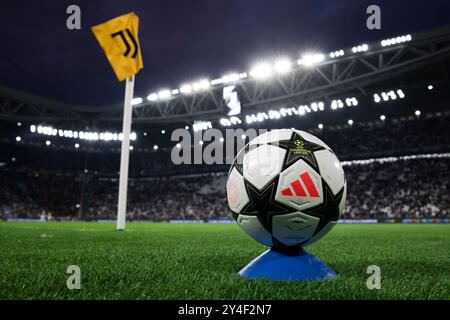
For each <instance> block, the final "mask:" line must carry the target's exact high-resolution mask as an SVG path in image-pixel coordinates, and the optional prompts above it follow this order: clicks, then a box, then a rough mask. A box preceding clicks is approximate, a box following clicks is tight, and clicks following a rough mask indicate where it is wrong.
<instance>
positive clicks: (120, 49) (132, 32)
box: [92, 12, 143, 230]
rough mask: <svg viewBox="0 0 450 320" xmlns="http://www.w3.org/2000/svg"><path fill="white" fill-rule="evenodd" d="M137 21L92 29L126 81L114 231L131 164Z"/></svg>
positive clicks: (123, 19)
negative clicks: (129, 164)
mask: <svg viewBox="0 0 450 320" xmlns="http://www.w3.org/2000/svg"><path fill="white" fill-rule="evenodd" d="M138 24H139V18H138V16H137V15H136V14H135V13H133V12H132V13H128V14H124V15H122V16H119V17H117V18H114V19H112V20H109V21H107V22H105V23H102V24H99V25H96V26H94V27H92V32H93V33H94V35H95V37H96V38H97V41H98V42H99V43H100V46H101V47H102V49H103V51H104V52H105V55H106V58H107V59H108V60H109V63H110V64H111V66H112V68H113V69H114V72H115V73H116V76H117V78H118V79H119V81H122V80H125V79H126V83H125V99H124V103H123V123H122V135H123V138H122V146H121V151H120V177H119V199H118V204H117V230H124V229H125V221H126V212H127V189H128V163H129V160H130V131H131V118H132V115H133V107H132V106H131V100H132V99H133V91H134V75H135V74H136V73H138V71H139V70H140V69H142V67H143V64H142V56H141V48H140V46H139V40H138Z"/></svg>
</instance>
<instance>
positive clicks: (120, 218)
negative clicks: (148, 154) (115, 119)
mask: <svg viewBox="0 0 450 320" xmlns="http://www.w3.org/2000/svg"><path fill="white" fill-rule="evenodd" d="M133 90H134V76H131V77H128V78H127V80H126V83H125V100H124V104H123V124H122V149H121V154H120V179H119V203H118V205H117V230H124V229H125V217H126V212H127V188H128V163H129V160H130V131H131V117H132V115H133V108H132V106H131V99H133Z"/></svg>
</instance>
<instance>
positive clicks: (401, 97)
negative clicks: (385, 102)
mask: <svg viewBox="0 0 450 320" xmlns="http://www.w3.org/2000/svg"><path fill="white" fill-rule="evenodd" d="M397 94H398V96H399V97H400V99H403V98H404V97H405V94H404V93H403V90H402V89H398V90H397Z"/></svg>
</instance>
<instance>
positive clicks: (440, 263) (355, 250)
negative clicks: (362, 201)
mask: <svg viewBox="0 0 450 320" xmlns="http://www.w3.org/2000/svg"><path fill="white" fill-rule="evenodd" d="M114 229H115V225H114V224H113V223H79V222H69V223H57V222H52V223H25V222H21V223H12V222H2V223H0V299H448V298H449V297H450V294H449V293H450V289H449V288H450V270H449V267H448V266H449V262H450V225H448V224H447V225H406V224H404V225H400V224H398V225H385V224H377V225H356V224H355V225H338V226H336V227H335V228H334V229H333V230H332V231H331V232H330V233H329V234H328V235H327V236H326V237H325V238H323V239H322V240H320V241H319V242H318V243H316V244H313V245H311V246H309V247H308V248H307V250H308V251H310V252H311V253H313V254H315V255H317V256H318V257H319V258H320V259H322V260H323V261H324V262H325V263H327V264H328V265H329V266H330V267H332V268H333V269H334V270H335V271H336V272H338V273H339V275H340V277H339V278H336V279H328V280H318V281H308V282H293V281H291V282H289V281H288V282H284V281H270V280H263V279H258V280H247V279H243V278H241V277H239V276H238V275H237V274H236V273H237V271H239V270H240V268H242V267H243V266H245V265H246V264H247V263H248V262H250V261H251V260H252V259H253V258H255V257H256V256H257V255H259V254H260V253H261V252H263V251H264V250H265V249H266V248H265V247H264V246H263V245H260V244H258V243H257V242H255V241H254V240H252V239H251V238H249V237H248V236H247V235H245V234H244V233H243V232H242V231H241V230H240V229H239V227H238V226H237V225H235V224H169V223H128V224H127V230H126V231H123V232H119V231H116V230H114ZM372 264H375V265H378V266H379V267H380V268H381V273H382V288H381V290H369V289H367V286H366V281H367V278H368V277H369V275H368V274H367V273H366V270H367V267H368V266H369V265H372ZM69 265H78V266H80V268H81V290H69V289H67V287H66V280H67V277H68V274H66V269H67V267H68V266H69Z"/></svg>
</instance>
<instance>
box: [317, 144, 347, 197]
mask: <svg viewBox="0 0 450 320" xmlns="http://www.w3.org/2000/svg"><path fill="white" fill-rule="evenodd" d="M314 155H315V156H316V160H317V163H318V165H319V170H320V173H321V174H322V178H323V179H324V180H325V181H326V183H327V184H328V186H329V187H330V188H331V191H332V192H333V194H334V195H336V194H337V193H338V192H339V191H340V190H341V189H342V187H343V186H344V169H342V165H341V163H340V162H339V160H338V158H336V156H335V155H334V154H333V153H331V152H330V151H328V150H319V151H316V152H314Z"/></svg>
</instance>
